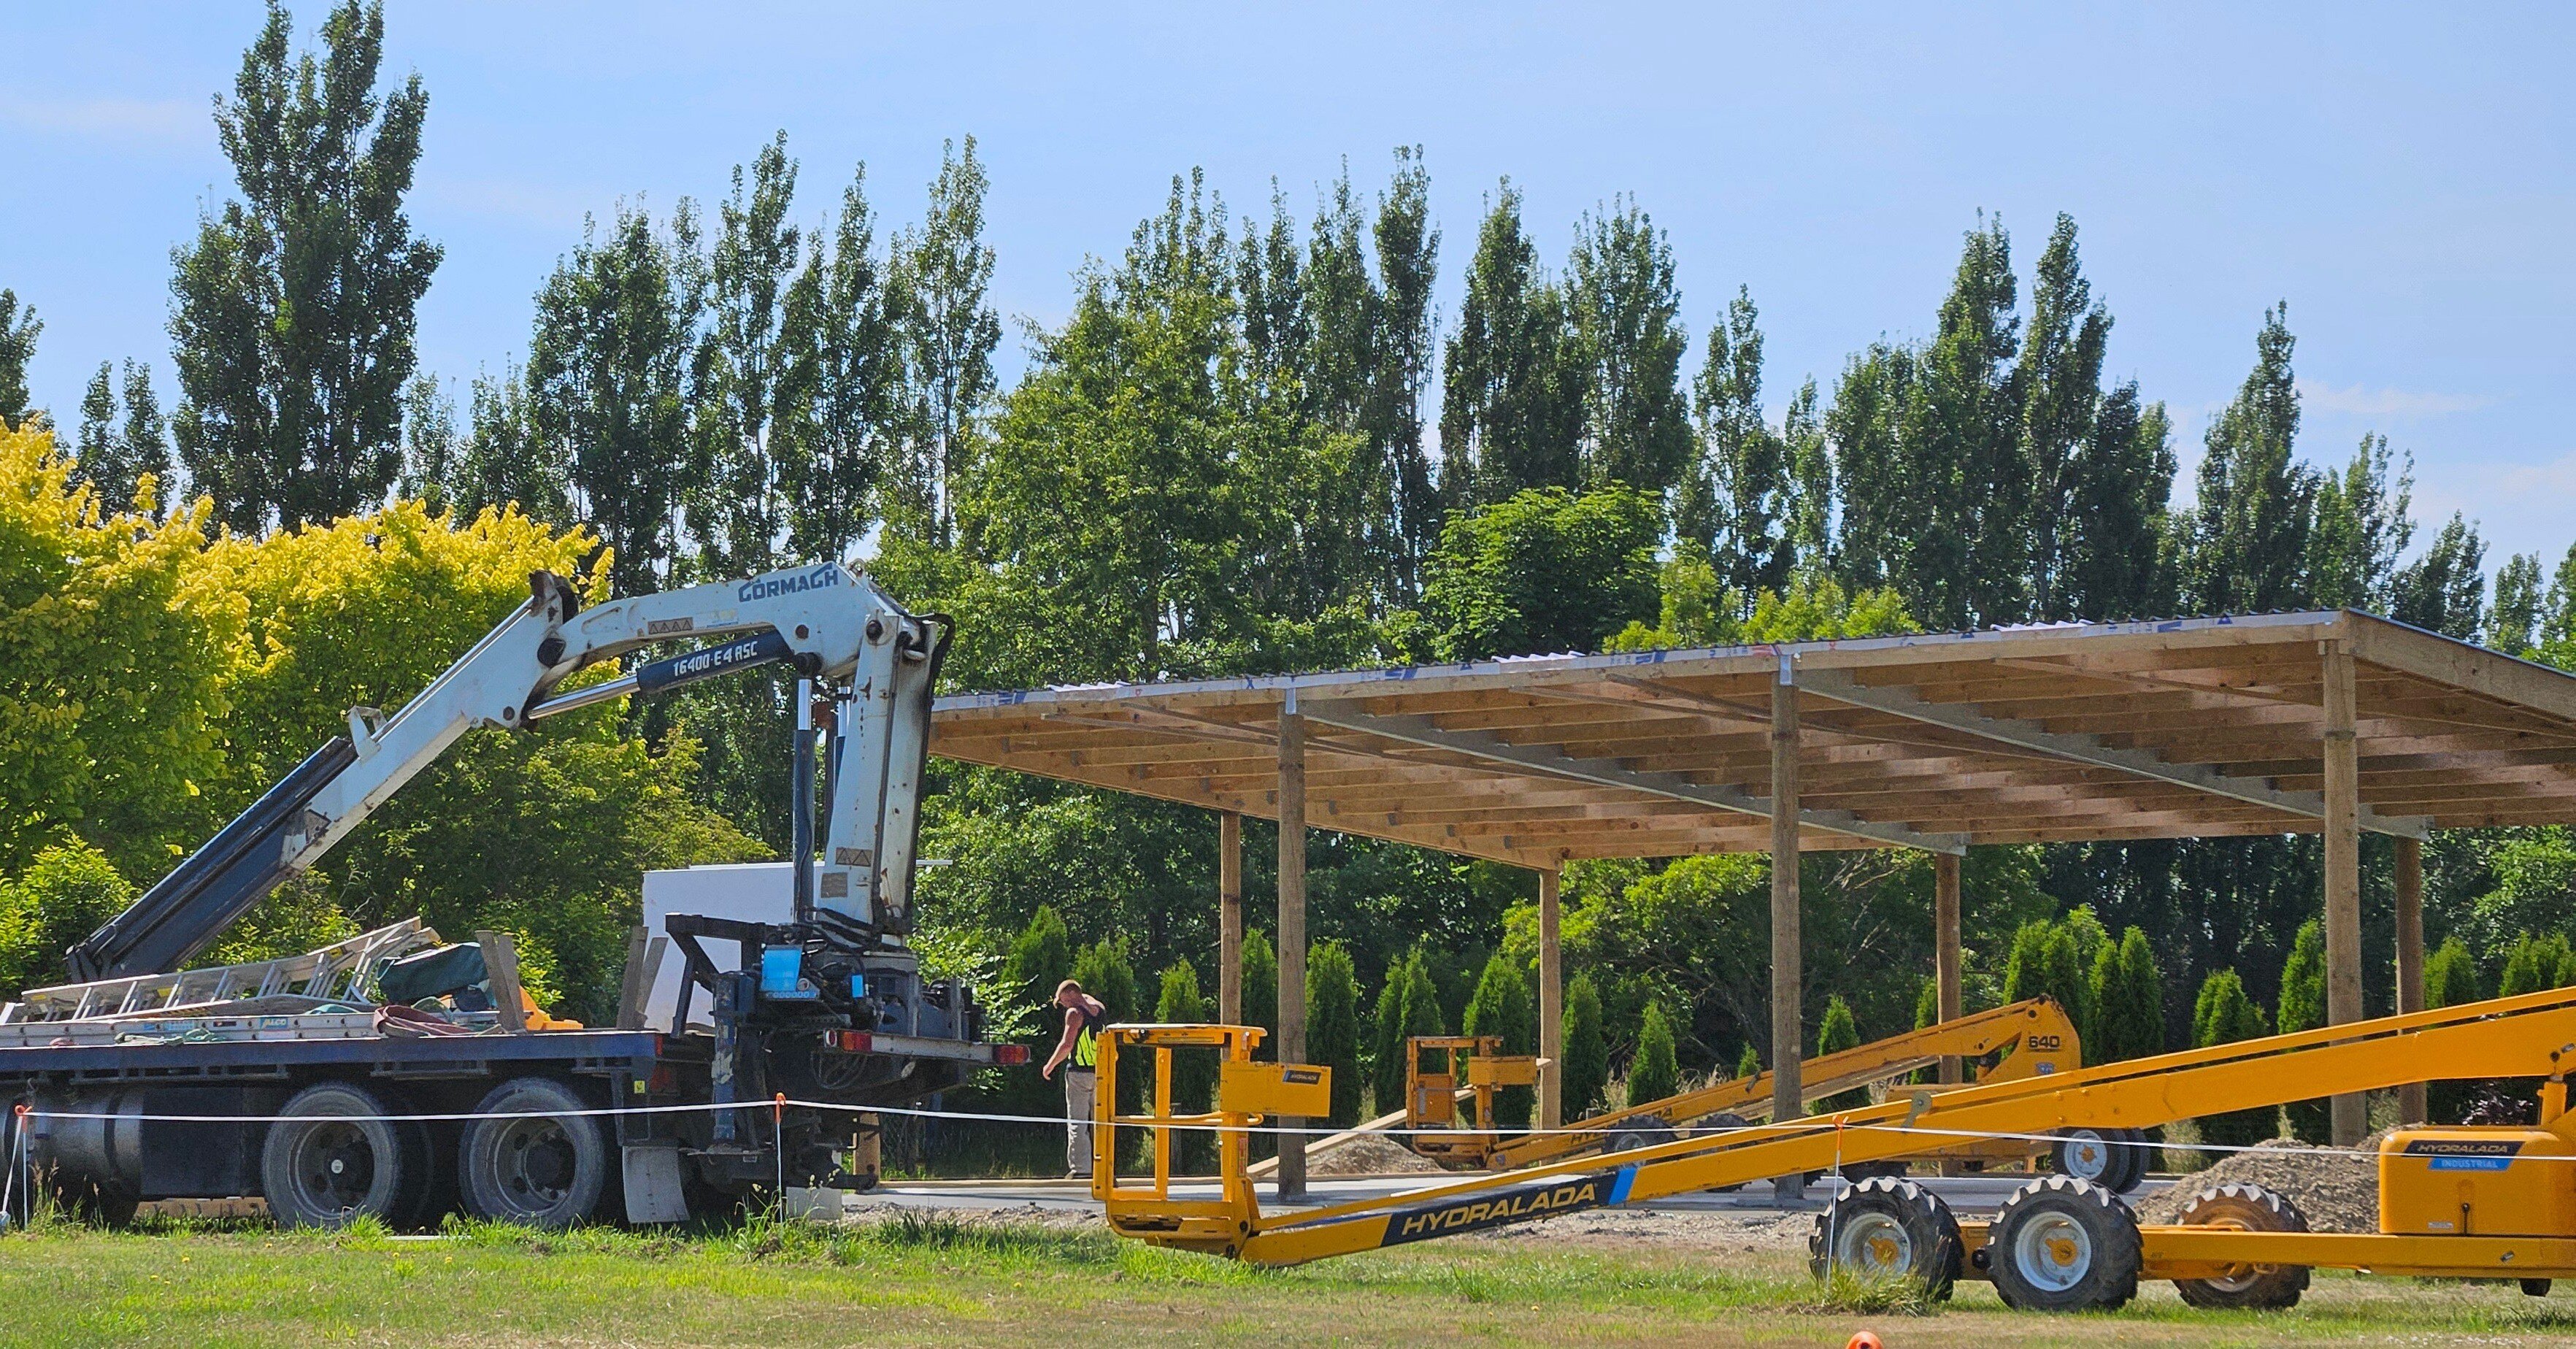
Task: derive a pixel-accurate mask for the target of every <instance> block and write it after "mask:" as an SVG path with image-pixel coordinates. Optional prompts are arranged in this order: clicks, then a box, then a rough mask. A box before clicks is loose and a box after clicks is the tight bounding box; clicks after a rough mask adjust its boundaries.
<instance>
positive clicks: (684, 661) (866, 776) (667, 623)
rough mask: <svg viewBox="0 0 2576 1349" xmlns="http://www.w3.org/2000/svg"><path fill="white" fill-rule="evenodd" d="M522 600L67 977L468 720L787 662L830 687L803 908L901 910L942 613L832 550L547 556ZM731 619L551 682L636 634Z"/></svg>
mask: <svg viewBox="0 0 2576 1349" xmlns="http://www.w3.org/2000/svg"><path fill="white" fill-rule="evenodd" d="M528 588H529V594H528V598H527V600H526V601H525V602H524V603H522V604H520V605H519V607H518V608H517V609H515V610H513V611H512V612H511V613H510V614H509V615H508V616H507V617H505V618H503V619H502V620H501V622H500V623H499V624H498V625H496V626H495V627H494V628H493V629H492V630H491V631H490V632H489V633H487V634H485V635H484V636H483V638H482V639H481V640H479V641H477V642H476V643H475V644H474V646H473V648H472V649H471V650H469V651H467V652H466V653H465V654H464V655H463V656H461V657H459V658H458V659H457V660H456V662H455V663H454V664H452V665H450V666H448V667H447V669H445V670H444V671H442V672H440V674H439V675H438V677H437V678H435V679H432V680H431V681H430V682H429V684H428V686H427V687H425V688H423V689H422V690H421V691H420V692H419V693H417V694H415V695H413V697H412V699H411V700H410V701H409V702H407V703H405V704H404V705H403V706H402V708H401V709H400V710H398V711H396V712H395V713H394V714H393V715H392V716H390V717H388V716H384V715H383V714H382V713H380V712H378V711H376V710H375V709H373V708H366V707H359V708H352V709H350V712H349V733H348V734H347V735H346V736H343V737H336V738H334V739H333V740H332V741H331V742H330V743H328V744H326V745H324V746H322V747H321V748H320V749H317V750H315V751H313V752H312V753H311V754H310V755H308V756H307V757H306V758H305V759H304V760H303V761H302V762H301V763H299V764H298V765H297V766H296V768H295V769H294V770H293V771H292V772H289V773H288V774H287V775H286V776H285V777H283V778H281V779H279V780H278V782H277V783H276V785H274V786H272V787H271V788H269V790H268V791H266V792H265V793H263V794H262V795H261V796H260V798H259V799H258V800H257V801H255V802H253V803H252V805H251V806H250V808H249V809H247V810H245V811H243V812H242V813H241V815H240V816H239V817H237V818H235V819H234V820H233V821H232V822H231V823H230V824H228V825H226V826H225V827H224V828H223V829H222V830H221V831H220V832H218V833H217V834H216V835H215V836H214V838H212V839H210V840H209V841H208V842H207V843H206V844H205V845H204V846H203V847H201V848H199V849H198V850H197V851H196V852H195V853H193V854H191V855H190V856H189V857H188V858H187V859H186V860H184V861H182V862H181V863H180V864H179V865H178V866H177V867H175V868H173V869H172V870H171V872H170V873H169V874H168V875H166V876H164V877H162V878H161V880H160V881H159V882H157V883H156V884H154V885H153V886H152V888H151V889H149V890H147V891H146V892H145V893H144V894H143V895H142V896H141V897H140V898H139V899H137V900H136V901H135V902H134V904H133V905H132V906H131V907H129V908H127V909H126V910H125V911H124V912H123V913H120V914H118V915H117V916H115V917H114V918H112V919H110V920H108V922H107V923H106V924H105V925H103V926H102V927H100V928H99V930H98V931H96V932H94V933H92V934H91V935H90V936H89V937H87V938H86V939H84V940H82V941H81V942H80V943H79V944H77V945H75V946H73V947H72V948H71V951H70V953H69V955H70V964H71V970H72V977H73V978H74V979H75V980H78V981H83V982H86V981H91V980H99V979H110V978H117V977H122V976H126V975H132V974H143V973H158V972H162V971H167V970H173V969H176V968H179V967H180V966H181V965H183V964H184V963H185V962H186V961H187V960H188V959H189V957H191V956H193V955H195V954H196V953H198V952H199V951H202V950H204V949H205V948H206V946H208V945H209V944H211V943H212V942H213V941H214V940H215V938H216V937H217V936H219V935H221V934H222V932H223V930H224V929H225V928H226V927H228V926H230V925H231V924H232V923H233V922H234V920H236V919H238V918H240V917H241V916H242V915H243V914H244V913H246V912H248V911H249V910H250V908H251V907H252V906H253V905H255V904H257V903H258V902H259V901H260V900H261V899H263V898H265V897H266V896H267V895H268V894H269V892H270V891H272V890H274V889H276V888H277V886H278V885H279V884H280V883H281V882H283V881H285V880H286V879H287V878H288V877H289V876H292V875H294V874H296V873H298V872H300V871H303V870H305V869H306V868H308V867H310V866H312V865H313V864H314V863H315V862H317V861H319V860H321V858H322V857H323V856H324V855H325V854H327V853H328V852H329V851H330V850H331V849H332V847H334V846H335V845H337V844H338V843H339V842H340V840H342V839H344V838H346V837H348V836H349V833H350V832H351V831H352V830H354V829H356V828H357V827H358V826H359V825H360V824H362V823H364V822H365V820H366V819H367V817H368V816H369V815H370V814H372V813H373V812H374V811H375V810H376V809H377V808H378V807H381V806H382V805H383V804H384V803H385V802H386V801H388V800H390V799H391V798H392V797H393V795H394V793H396V792H398V791H400V790H401V789H402V787H403V785H404V784H405V783H408V782H410V781H411V780H412V778H414V777H415V776H417V775H418V774H419V773H420V772H421V771H422V770H423V769H425V768H427V767H428V766H429V765H430V764H432V763H435V762H436V761H437V760H438V758H439V757H440V756H441V755H443V754H445V753H446V752H447V749H448V747H449V746H451V745H453V744H455V743H456V741H457V739H458V738H459V737H461V736H463V735H464V734H465V733H466V732H468V731H470V730H474V729H477V728H495V729H500V730H521V729H525V728H526V727H527V726H529V725H530V724H532V723H534V722H536V721H539V720H542V719H544V718H546V717H549V716H553V715H556V714H558V713H561V712H566V711H570V710H572V709H574V708H577V707H584V706H589V705H590V704H592V703H596V702H600V701H603V700H605V699H608V698H612V697H616V696H620V695H623V694H629V693H634V694H652V693H658V692H662V691H666V690H669V689H672V688H676V687H679V686H681V685H683V684H687V683H691V682H695V681H696V680H699V679H706V678H713V677H716V676H719V675H727V674H733V673H738V672H740V671H744V670H749V669H754V668H758V667H760V666H764V665H771V664H777V663H781V662H786V663H792V664H794V665H795V666H796V667H797V669H798V670H799V671H800V672H801V673H803V674H805V675H807V676H810V677H812V678H815V679H817V680H820V681H822V682H823V683H824V685H825V686H826V687H828V688H830V689H832V690H833V691H834V693H835V696H836V697H837V699H838V714H839V715H838V716H837V718H836V723H835V728H834V733H833V736H832V740H831V746H830V752H829V755H828V762H829V763H830V764H831V766H832V771H831V774H830V778H831V802H830V811H829V817H828V828H827V831H826V835H825V840H824V842H825V847H824V850H823V855H822V857H821V859H820V861H819V864H818V865H817V866H816V867H815V868H814V871H813V876H814V880H813V893H812V894H811V895H800V896H799V897H798V898H799V905H800V908H802V907H804V906H806V905H808V904H810V905H811V907H812V909H813V911H814V912H815V914H816V915H817V916H819V917H823V918H824V919H826V920H827V921H833V920H837V921H838V922H840V923H843V924H845V925H847V926H850V927H853V928H856V929H858V930H860V931H862V932H889V933H900V932H902V931H904V930H906V928H907V927H908V925H909V915H910V895H911V872H912V860H913V842H914V838H915V835H916V832H917V820H918V807H919V799H918V798H919V795H920V790H921V774H922V762H923V758H924V756H925V755H926V753H927V749H928V729H929V722H930V694H931V686H932V683H933V681H934V680H935V678H936V675H937V664H938V658H939V656H940V655H941V653H942V652H943V651H944V649H945V647H946V645H947V640H948V633H949V629H948V626H947V624H946V622H945V620H943V619H939V618H937V617H935V616H932V617H923V616H917V615H914V614H912V613H909V612H907V611H906V610H905V609H904V608H903V606H902V605H900V604H898V603H896V602H895V600H894V599H893V598H892V597H891V596H889V595H887V594H886V593H885V591H884V590H882V589H880V588H879V587H878V586H877V585H876V584H875V583H874V582H872V581H870V580H869V579H868V578H867V577H866V576H864V575H861V574H857V573H853V572H851V571H850V570H848V569H847V568H845V567H843V566H841V565H840V564H838V563H829V562H827V563H823V564H821V565H819V566H803V567H792V568H788V569H785V570H781V571H774V572H770V573H767V574H766V575H762V576H757V577H753V578H751V579H749V580H746V581H739V582H719V583H714V584H707V585H696V586H688V587H685V588H682V589H678V590H670V591H663V592H660V593H656V594H651V595H637V596H631V597H629V598H626V599H621V600H612V601H610V602H608V603H605V604H600V605H596V606H593V607H590V608H586V609H585V608H583V607H582V605H581V603H580V597H579V595H578V594H577V592H576V591H575V590H574V588H573V586H572V585H571V584H570V583H569V582H567V581H565V580H564V579H563V578H561V577H559V576H556V575H554V574H553V573H551V572H537V573H535V574H533V575H532V576H531V577H530V578H529V587H528ZM706 637H719V638H735V639H738V640H729V641H724V642H720V643H717V644H715V645H710V646H702V647H699V648H697V649H695V650H692V651H687V652H683V653H681V654H679V655H677V656H673V657H670V658H668V659H665V660H661V661H656V662H652V663H649V664H645V665H641V666H638V667H636V668H635V669H633V670H631V671H629V672H628V673H626V674H625V675H623V676H621V677H619V678H616V679H611V680H607V681H604V682H601V683H597V684H593V685H589V686H586V687H580V688H575V689H571V690H567V691H565V692H562V693H560V694H558V693H556V692H555V690H556V689H557V688H558V686H560V685H561V684H562V683H563V681H564V680H566V679H567V678H569V677H571V676H572V675H574V674H576V673H577V672H579V671H581V670H583V669H584V668H587V667H589V666H592V665H596V664H599V663H601V662H603V661H608V660H613V659H616V658H618V657H621V656H625V655H628V654H630V653H633V652H636V651H639V650H641V649H643V648H645V647H647V646H651V645H655V644H658V643H663V642H669V641H674V640H690V639H697V638H706Z"/></svg>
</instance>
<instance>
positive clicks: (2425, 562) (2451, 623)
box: [2389, 511, 2487, 642]
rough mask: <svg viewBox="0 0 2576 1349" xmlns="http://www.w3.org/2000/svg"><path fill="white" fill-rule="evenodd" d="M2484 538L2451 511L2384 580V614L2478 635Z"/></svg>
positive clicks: (2464, 636)
mask: <svg viewBox="0 0 2576 1349" xmlns="http://www.w3.org/2000/svg"><path fill="white" fill-rule="evenodd" d="M2486 554H2487V545H2486V541H2485V540H2483V539H2481V538H2479V537H2478V529H2477V526H2475V525H2472V524H2470V523H2469V522H2468V521H2467V520H2465V519H2463V518H2462V517H2461V516H2460V514H2459V512H2457V511H2454V512H2452V513H2451V518H2450V519H2449V520H2448V521H2445V522H2444V523H2443V525H2442V528H2441V531H2440V532H2439V533H2437V534H2435V535H2434V536H2433V541H2432V542H2431V543H2430V544H2427V545H2425V548H2424V552H2423V555H2422V556H2420V557H2418V558H2416V559H2415V560H2414V561H2413V562H2410V563H2408V564H2406V566H2405V567H2404V568H2403V569H2401V570H2400V571H2399V572H2398V573H2397V576H2396V578H2395V580H2394V581H2393V582H2392V583H2391V585H2390V590H2391V592H2392V594H2391V596H2390V601H2391V602H2390V604H2389V617H2391V618H2394V619H2396V620H2397V621H2398V622H2400V623H2412V624H2414V625H2415V626H2416V627H2419V628H2426V629H2429V630H2431V631H2434V632H2438V633H2440V634H2442V635H2443V636H2445V637H2452V638H2456V639H2458V640H2460V641H2463V642H2474V641H2476V640H2477V639H2478V630H2479V628H2480V627H2482V626H2483V625H2484V620H2485V617H2486V590H2487V578H2486V571H2485V562H2486Z"/></svg>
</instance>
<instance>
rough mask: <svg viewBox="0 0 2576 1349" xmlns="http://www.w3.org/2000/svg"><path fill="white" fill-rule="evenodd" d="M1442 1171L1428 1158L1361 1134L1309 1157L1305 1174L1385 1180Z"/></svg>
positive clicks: (1380, 1136)
mask: <svg viewBox="0 0 2576 1349" xmlns="http://www.w3.org/2000/svg"><path fill="white" fill-rule="evenodd" d="M1439 1169H1440V1167H1439V1165H1438V1164H1437V1163H1435V1162H1433V1161H1431V1160H1430V1159H1429V1158H1426V1157H1422V1156H1419V1155H1417V1154H1415V1153H1414V1151H1413V1150H1412V1149H1411V1148H1408V1147H1406V1146H1404V1145H1403V1144H1402V1143H1398V1142H1396V1141H1395V1140H1394V1139H1392V1138H1388V1137H1385V1136H1383V1135H1380V1134H1361V1135H1360V1136H1359V1137H1357V1138H1354V1139H1352V1140H1350V1141H1349V1142H1347V1143H1335V1144H1334V1145H1333V1146H1332V1147H1330V1148H1329V1149H1324V1150H1320V1151H1310V1152H1308V1153H1307V1154H1306V1174H1307V1175H1310V1176H1382V1175H1389V1174H1395V1173H1403V1172H1420V1171H1437V1170H1439Z"/></svg>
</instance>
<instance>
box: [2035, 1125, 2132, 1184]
mask: <svg viewBox="0 0 2576 1349" xmlns="http://www.w3.org/2000/svg"><path fill="white" fill-rule="evenodd" d="M2146 1141H2147V1136H2146V1134H2144V1133H2143V1132H2141V1131H2139V1130H2136V1129H2090V1128H2078V1129H2060V1130H2058V1131H2057V1147H2056V1150H2055V1151H2053V1152H2052V1153H2050V1154H2049V1164H2050V1165H2051V1166H2053V1167H2055V1168H2056V1169H2057V1173H2058V1174H2059V1175H2063V1176H2073V1177H2075V1178H2076V1179H2077V1180H2089V1181H2091V1182H2093V1183H2094V1184H2096V1185H2099V1186H2101V1187H2102V1188H2103V1189H2106V1190H2109V1191H2110V1192H2111V1193H2113V1194H2127V1193H2128V1192H2129V1191H2131V1190H2134V1189H2136V1188H2138V1182H2140V1181H2143V1180H2145V1179H2146V1178H2147V1148H2146Z"/></svg>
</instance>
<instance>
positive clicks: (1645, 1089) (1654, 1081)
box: [1628, 1002, 1681, 1106]
mask: <svg viewBox="0 0 2576 1349" xmlns="http://www.w3.org/2000/svg"><path fill="white" fill-rule="evenodd" d="M1680 1089H1681V1068H1680V1066H1679V1065H1678V1064H1676V1063H1675V1062H1674V1061H1673V1025H1672V1022H1670V1021H1669V1020H1666V1019H1665V1017H1664V1005H1663V1004H1662V1003H1660V1002H1650V1003H1647V1004H1646V1015H1645V1019H1644V1020H1643V1021H1642V1022H1641V1023H1640V1024H1639V1025H1638V1027H1637V1053H1636V1055H1635V1057H1633V1058H1631V1059H1629V1060H1628V1104H1629V1105H1631V1106H1640V1105H1644V1104H1645V1103H1647V1102H1648V1101H1659V1100H1662V1099H1663V1098H1665V1097H1667V1096H1670V1095H1672V1094H1673V1093H1674V1092H1676V1091H1678V1090H1680Z"/></svg>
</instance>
